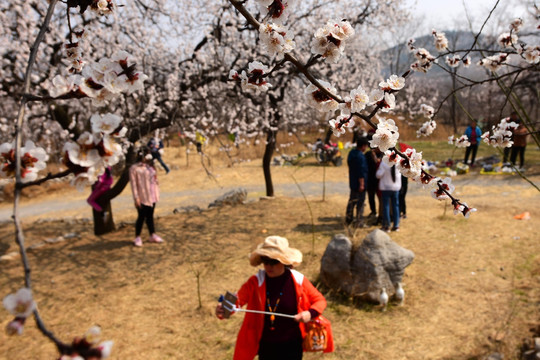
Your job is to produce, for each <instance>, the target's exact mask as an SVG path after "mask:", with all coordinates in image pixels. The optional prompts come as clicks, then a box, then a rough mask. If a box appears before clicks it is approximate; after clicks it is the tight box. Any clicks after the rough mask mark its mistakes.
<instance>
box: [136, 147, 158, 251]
mask: <svg viewBox="0 0 540 360" xmlns="http://www.w3.org/2000/svg"><path fill="white" fill-rule="evenodd" d="M129 181H130V183H131V192H132V194H133V201H134V202H135V208H137V214H138V216H137V221H136V222H135V240H133V245H135V246H138V247H141V246H142V245H143V242H142V239H141V232H142V227H143V223H144V222H146V226H147V227H148V232H149V233H150V239H149V240H148V241H149V242H153V243H162V242H163V239H162V238H161V237H160V236H159V235H157V234H156V232H155V227H154V209H155V207H156V203H157V202H158V201H159V184H158V180H157V175H156V169H155V168H154V165H153V160H152V154H151V153H150V149H148V148H143V149H141V150H140V151H139V153H138V162H137V163H135V164H133V165H132V166H131V167H130V168H129Z"/></svg>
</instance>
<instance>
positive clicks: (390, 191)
mask: <svg viewBox="0 0 540 360" xmlns="http://www.w3.org/2000/svg"><path fill="white" fill-rule="evenodd" d="M376 175H377V178H378V179H379V189H380V190H381V192H382V215H383V218H382V228H381V230H383V231H389V230H390V223H391V222H393V223H394V226H393V227H392V231H399V190H400V189H401V174H400V173H399V171H397V169H396V166H395V165H393V166H390V165H389V164H388V163H386V162H384V161H381V164H380V165H379V168H378V169H377V174H376ZM390 206H391V207H390ZM390 213H391V214H390ZM391 219H392V221H391Z"/></svg>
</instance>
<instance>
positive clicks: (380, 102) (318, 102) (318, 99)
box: [305, 75, 405, 136]
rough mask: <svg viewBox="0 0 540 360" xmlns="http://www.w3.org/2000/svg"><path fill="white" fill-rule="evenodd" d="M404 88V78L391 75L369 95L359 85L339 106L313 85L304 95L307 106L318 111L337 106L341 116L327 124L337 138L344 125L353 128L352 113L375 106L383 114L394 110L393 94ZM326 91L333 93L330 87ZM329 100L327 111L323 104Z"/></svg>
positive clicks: (394, 100)
mask: <svg viewBox="0 0 540 360" xmlns="http://www.w3.org/2000/svg"><path fill="white" fill-rule="evenodd" d="M404 86H405V78H403V77H402V76H397V75H391V76H390V77H389V78H388V79H386V81H381V82H380V83H379V88H378V89H374V90H372V91H371V92H370V94H369V95H368V93H367V92H366V90H364V88H363V87H362V85H359V86H358V87H357V88H356V89H353V90H351V91H350V92H349V96H346V97H345V99H344V102H342V103H339V104H338V103H337V101H335V100H334V99H332V98H331V97H329V96H328V95H326V94H324V93H323V92H322V91H321V90H320V89H318V88H317V87H315V86H314V85H309V86H308V88H307V89H306V91H305V94H306V97H307V102H308V104H310V105H312V106H313V107H315V108H316V109H318V110H319V111H330V110H335V109H334V107H335V105H336V104H337V106H338V107H339V109H340V110H341V114H340V115H339V116H338V118H337V119H335V120H334V119H332V120H330V121H329V123H330V127H331V129H332V131H333V132H334V135H336V136H339V135H340V134H343V133H345V130H344V129H343V126H344V125H346V126H345V127H349V128H352V127H353V126H354V122H352V123H351V121H352V120H351V116H350V115H351V114H352V113H358V112H360V111H361V110H363V109H365V108H366V106H371V105H377V106H378V107H379V108H380V109H381V111H383V112H388V111H390V110H392V109H394V108H395V106H396V98H395V96H394V94H393V92H394V91H399V90H401V89H402V88H403V87H404ZM327 90H328V91H329V92H331V93H334V92H335V89H334V88H333V87H332V86H330V87H328V88H327ZM327 98H328V99H327ZM331 100H333V101H334V103H332V107H331V108H330V110H328V109H329V107H327V106H324V103H325V102H326V101H331ZM351 124H352V125H351Z"/></svg>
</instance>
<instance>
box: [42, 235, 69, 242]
mask: <svg viewBox="0 0 540 360" xmlns="http://www.w3.org/2000/svg"><path fill="white" fill-rule="evenodd" d="M64 240H66V239H64V237H63V236H58V237H55V238H48V239H45V242H46V243H47V244H55V243H58V242H62V241H64Z"/></svg>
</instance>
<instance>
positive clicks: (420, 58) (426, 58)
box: [407, 39, 437, 73]
mask: <svg viewBox="0 0 540 360" xmlns="http://www.w3.org/2000/svg"><path fill="white" fill-rule="evenodd" d="M407 47H408V48H409V51H410V52H412V53H413V55H414V57H415V58H416V61H415V62H414V63H412V64H411V69H412V70H414V71H418V72H423V73H425V72H427V71H428V70H429V69H431V66H432V65H433V63H434V62H435V63H436V62H437V59H436V58H435V57H434V56H433V55H431V54H430V53H429V51H427V50H426V49H424V48H417V47H416V46H414V39H409V41H408V42H407Z"/></svg>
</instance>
